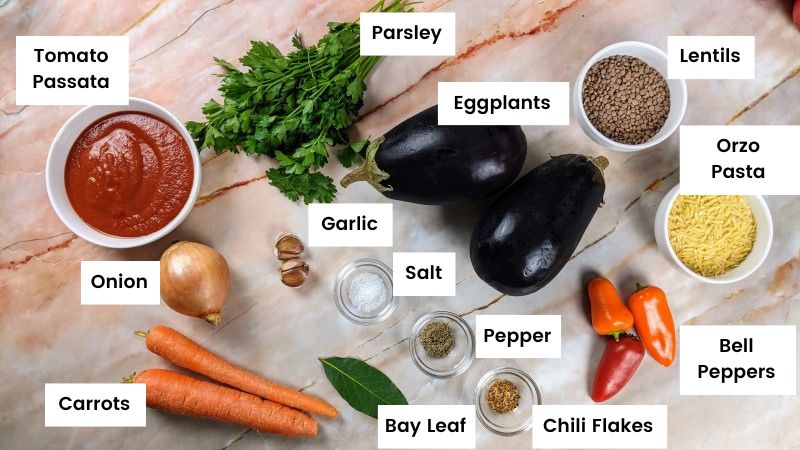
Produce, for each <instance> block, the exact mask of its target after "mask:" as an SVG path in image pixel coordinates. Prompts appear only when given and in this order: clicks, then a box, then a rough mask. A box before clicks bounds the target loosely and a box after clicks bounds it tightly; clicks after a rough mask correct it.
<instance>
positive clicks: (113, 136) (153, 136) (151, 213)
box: [64, 111, 194, 237]
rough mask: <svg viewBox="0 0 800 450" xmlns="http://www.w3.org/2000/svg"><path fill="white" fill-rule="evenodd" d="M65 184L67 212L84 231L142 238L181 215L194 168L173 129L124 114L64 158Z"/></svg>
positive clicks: (89, 131) (84, 136)
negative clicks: (84, 225) (71, 212)
mask: <svg viewBox="0 0 800 450" xmlns="http://www.w3.org/2000/svg"><path fill="white" fill-rule="evenodd" d="M64 181H65V183H66V190H67V196H68V197H69V201H70V203H71V204H72V207H73V208H74V209H75V212H76V213H77V214H78V216H80V218H81V219H83V221H84V222H86V223H87V224H88V225H90V226H91V227H93V228H95V229H97V230H99V231H102V232H103V233H107V234H110V235H113V236H122V237H136V236H145V235H147V234H151V233H153V232H156V231H158V230H160V229H162V228H164V227H165V226H166V225H167V224H168V223H169V222H171V221H172V219H174V218H175V216H177V215H178V213H179V212H180V211H181V209H183V207H184V205H185V204H186V201H187V199H188V198H189V192H190V191H191V190H192V182H193V181H194V164H193V161H192V155H191V153H190V150H189V146H188V145H187V143H186V141H185V140H184V139H183V137H181V135H180V133H178V131H176V130H175V129H174V128H173V127H172V126H170V125H169V124H168V123H166V122H164V121H163V120H161V119H159V118H158V117H155V116H153V115H150V114H146V113H141V112H131V111H126V112H119V113H115V114H111V115H109V116H106V117H103V118H101V119H99V120H97V121H96V122H94V123H93V124H91V125H89V127H87V128H86V129H85V130H83V131H82V132H81V134H80V135H79V136H78V139H77V140H76V141H75V143H74V144H73V145H72V149H71V150H70V152H69V155H68V156H67V164H66V168H65V170H64Z"/></svg>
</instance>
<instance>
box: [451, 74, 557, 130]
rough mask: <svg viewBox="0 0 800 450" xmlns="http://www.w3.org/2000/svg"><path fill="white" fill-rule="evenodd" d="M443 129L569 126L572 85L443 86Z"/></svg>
mask: <svg viewBox="0 0 800 450" xmlns="http://www.w3.org/2000/svg"><path fill="white" fill-rule="evenodd" d="M439 125H569V83H567V82H439Z"/></svg>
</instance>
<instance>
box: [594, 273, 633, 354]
mask: <svg viewBox="0 0 800 450" xmlns="http://www.w3.org/2000/svg"><path fill="white" fill-rule="evenodd" d="M589 302H590V303H591V306H592V326H593V327H594V330H595V331H596V332H597V334H601V335H611V336H613V337H614V339H615V340H616V339H619V335H620V334H621V333H624V332H625V330H627V329H629V328H630V327H632V326H633V314H631V312H630V311H629V310H628V308H626V307H625V304H624V303H622V298H620V296H619V293H617V290H616V288H614V285H613V284H612V283H611V282H610V281H609V280H607V279H605V278H603V277H597V278H595V279H593V280H592V281H590V282H589Z"/></svg>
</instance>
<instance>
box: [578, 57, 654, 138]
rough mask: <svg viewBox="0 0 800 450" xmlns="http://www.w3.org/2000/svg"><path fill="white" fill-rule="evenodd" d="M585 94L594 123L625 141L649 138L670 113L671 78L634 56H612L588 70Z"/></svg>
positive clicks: (610, 135) (585, 79) (589, 113)
mask: <svg viewBox="0 0 800 450" xmlns="http://www.w3.org/2000/svg"><path fill="white" fill-rule="evenodd" d="M581 95H582V99H583V109H584V110H585V111H586V115H587V116H588V118H589V121H590V122H591V123H592V125H594V127H595V128H596V129H597V130H598V131H599V132H600V133H602V134H603V135H604V136H606V137H607V138H609V139H611V140H614V141H616V142H619V143H622V144H630V145H636V144H642V143H645V142H647V141H649V140H650V139H651V138H652V137H653V136H655V135H656V133H658V131H659V130H660V129H661V127H663V126H664V123H665V122H666V121H667V115H668V114H669V106H670V101H669V86H667V81H666V80H665V79H664V77H663V76H662V75H661V74H660V73H659V72H658V71H657V70H656V69H654V68H652V67H650V66H649V65H648V64H647V63H645V62H644V61H642V60H641V59H639V58H634V57H633V56H627V55H616V56H610V57H608V58H604V59H602V60H600V61H598V62H597V63H595V64H594V65H593V66H592V67H591V68H590V69H589V71H588V72H587V73H586V77H585V78H584V81H583V90H582V94H581Z"/></svg>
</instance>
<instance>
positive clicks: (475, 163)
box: [341, 106, 528, 205]
mask: <svg viewBox="0 0 800 450" xmlns="http://www.w3.org/2000/svg"><path fill="white" fill-rule="evenodd" d="M438 122H439V113H438V108H437V106H433V107H431V108H428V109H426V110H425V111H422V112H420V113H417V114H416V115H414V116H412V117H410V118H408V119H406V120H405V121H403V122H402V123H400V124H399V125H397V126H396V127H394V128H392V129H391V130H389V132H388V133H386V134H385V135H384V136H383V137H382V138H378V139H377V140H375V141H374V142H372V143H371V144H370V145H369V147H368V148H367V150H366V153H365V160H364V164H363V165H362V166H361V167H359V168H357V169H356V170H354V171H353V172H351V173H350V174H348V175H347V176H345V177H344V178H343V179H342V181H341V184H342V186H344V187H347V186H348V185H349V184H351V183H353V182H356V181H367V182H369V183H370V184H371V185H372V186H373V187H375V189H377V190H378V191H379V192H381V193H382V194H383V195H385V196H386V197H389V198H391V199H395V200H402V201H405V202H412V203H420V204H423V205H442V204H447V203H457V202H469V201H474V200H481V199H484V198H487V197H491V196H492V195H495V194H498V193H499V192H501V191H502V190H503V189H505V188H506V187H508V186H509V185H510V184H511V183H512V182H513V181H514V179H515V178H517V175H519V172H520V171H521V170H522V166H523V164H525V157H526V156H527V154H528V152H527V148H528V143H527V140H526V139H525V133H523V132H522V128H521V127H519V126H507V125H479V126H473V125H470V126H453V125H439V124H438Z"/></svg>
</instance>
